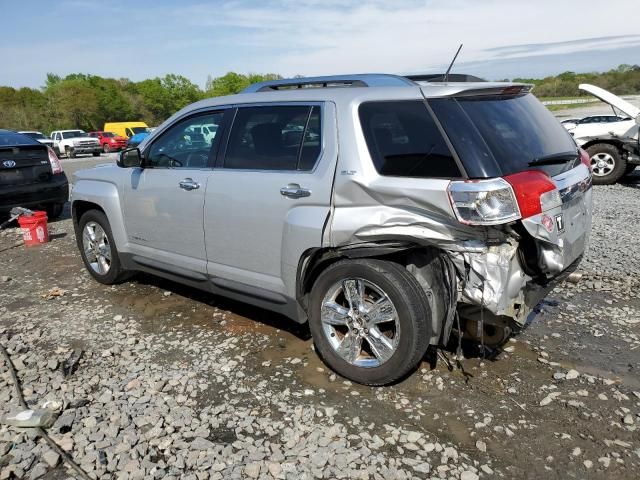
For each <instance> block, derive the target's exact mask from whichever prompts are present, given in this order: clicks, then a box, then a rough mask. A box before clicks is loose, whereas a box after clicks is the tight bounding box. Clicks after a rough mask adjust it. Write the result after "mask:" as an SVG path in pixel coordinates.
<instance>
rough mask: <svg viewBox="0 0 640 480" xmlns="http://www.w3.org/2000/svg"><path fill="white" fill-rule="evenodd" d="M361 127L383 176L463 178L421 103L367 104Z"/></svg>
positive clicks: (362, 108) (375, 164)
mask: <svg viewBox="0 0 640 480" xmlns="http://www.w3.org/2000/svg"><path fill="white" fill-rule="evenodd" d="M359 114H360V123H361V124H362V130H363V132H364V136H365V139H366V142H367V147H368V149H369V153H370V154H371V159H372V160H373V164H374V166H375V168H376V170H377V171H378V173H379V174H380V175H389V176H397V177H421V178H429V177H431V178H448V177H459V176H460V175H461V174H460V169H459V168H458V166H457V164H456V162H455V159H454V158H453V155H452V153H451V150H450V149H449V147H448V146H447V143H446V142H445V140H444V138H443V136H442V134H441V133H440V130H438V127H437V126H436V124H435V122H434V120H433V118H431V115H430V114H429V111H428V110H427V108H426V106H425V105H424V103H422V102H421V101H400V102H367V103H363V104H362V105H360V108H359Z"/></svg>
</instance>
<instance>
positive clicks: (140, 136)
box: [128, 130, 151, 148]
mask: <svg viewBox="0 0 640 480" xmlns="http://www.w3.org/2000/svg"><path fill="white" fill-rule="evenodd" d="M149 135H151V132H150V131H148V130H145V131H144V132H138V133H136V134H135V135H134V136H133V137H131V138H130V139H129V144H128V148H133V147H137V146H138V145H140V144H141V143H142V141H143V140H144V139H145V138H147V137H148V136H149Z"/></svg>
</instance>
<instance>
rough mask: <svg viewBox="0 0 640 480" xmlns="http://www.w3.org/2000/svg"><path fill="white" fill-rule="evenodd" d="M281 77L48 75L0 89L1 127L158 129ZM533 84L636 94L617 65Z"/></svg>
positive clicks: (560, 90) (638, 76) (625, 69)
mask: <svg viewBox="0 0 640 480" xmlns="http://www.w3.org/2000/svg"><path fill="white" fill-rule="evenodd" d="M280 78H282V77H281V76H280V75H277V74H274V73H267V74H257V73H249V74H241V73H236V72H229V73H227V74H225V75H223V76H221V77H217V78H211V77H209V78H208V79H207V83H206V86H205V89H204V91H203V90H201V89H200V88H199V87H198V86H197V85H196V84H194V83H192V82H191V81H190V80H189V79H188V78H186V77H183V76H182V75H175V74H168V75H165V76H164V77H162V78H159V77H156V78H150V79H148V80H143V81H141V82H132V81H130V80H128V79H126V78H120V79H115V78H102V77H99V76H96V75H88V74H84V73H74V74H71V75H67V76H66V77H61V76H59V75H56V74H53V73H49V74H47V77H46V79H45V84H44V86H43V87H42V88H40V89H33V88H19V89H15V88H12V87H3V86H0V128H9V129H15V130H40V131H42V132H44V133H49V132H51V131H52V130H57V129H63V128H82V129H84V130H99V129H101V128H102V127H103V125H104V124H105V123H106V122H117V121H133V120H143V121H145V122H146V123H147V124H148V125H152V126H154V125H158V124H160V123H161V122H162V121H164V120H165V119H167V118H168V117H169V116H171V115H173V114H174V113H175V112H177V111H178V110H180V109H181V108H183V107H185V106H186V105H189V104H190V103H193V102H196V101H198V100H200V99H203V98H208V97H216V96H220V95H231V94H235V93H238V92H240V91H241V90H243V89H244V88H246V87H247V86H249V85H251V84H252V83H256V82H262V81H265V80H275V79H280ZM514 81H518V82H525V83H532V84H534V85H535V89H534V90H533V91H534V93H535V94H536V95H537V96H538V97H577V96H583V95H587V94H586V93H585V92H582V91H581V90H578V84H580V83H591V84H594V85H598V86H600V87H602V88H605V89H606V90H609V91H611V92H613V93H615V94H623V95H624V94H638V93H640V66H638V65H627V64H624V65H620V66H619V67H618V68H615V69H613V70H610V71H608V72H605V73H575V72H564V73H561V74H560V75H557V76H555V77H547V78H543V79H535V78H516V79H514Z"/></svg>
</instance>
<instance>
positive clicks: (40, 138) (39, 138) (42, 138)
mask: <svg viewBox="0 0 640 480" xmlns="http://www.w3.org/2000/svg"><path fill="white" fill-rule="evenodd" d="M18 133H22V134H23V135H26V136H27V137H30V138H33V139H34V140H36V141H38V142H40V143H41V144H43V145H46V146H47V147H53V140H51V139H50V138H47V137H45V135H44V133H42V132H37V131H35V130H21V131H19V132H18Z"/></svg>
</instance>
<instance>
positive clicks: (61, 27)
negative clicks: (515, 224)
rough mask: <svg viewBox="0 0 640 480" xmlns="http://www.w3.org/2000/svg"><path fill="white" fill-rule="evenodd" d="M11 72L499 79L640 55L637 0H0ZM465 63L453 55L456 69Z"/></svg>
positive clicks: (40, 78)
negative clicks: (449, 69)
mask: <svg viewBox="0 0 640 480" xmlns="http://www.w3.org/2000/svg"><path fill="white" fill-rule="evenodd" d="M0 11H1V12H2V22H1V23H2V28H1V29H0V59H1V60H0V65H2V66H1V67H0V85H11V86H15V87H19V86H31V87H37V86H41V85H42V84H43V83H44V79H45V75H46V73H47V72H53V73H57V74H59V75H66V74H68V73H74V72H82V73H91V74H97V75H102V76H106V77H116V78H120V77H128V78H130V79H132V80H142V79H144V78H150V77H155V76H162V75H164V74H166V73H178V74H182V75H185V76H186V77H188V78H190V79H191V80H192V81H194V82H196V83H198V84H200V85H204V83H205V82H206V79H207V75H212V76H218V75H222V74H224V73H225V72H228V71H232V70H233V71H237V72H244V73H246V72H260V73H267V72H273V73H280V74H282V75H285V76H292V75H296V74H300V75H320V74H335V73H357V72H389V73H413V72H435V71H442V70H443V69H444V68H446V65H447V64H448V61H449V59H450V58H451V56H452V55H453V53H454V52H455V50H456V48H457V45H458V44H459V43H464V44H465V47H464V49H463V51H462V54H461V56H460V57H459V60H458V62H459V63H458V65H457V66H456V67H457V70H458V71H464V72H465V73H472V74H476V75H480V76H483V77H486V78H490V79H498V78H513V77H517V76H544V75H548V74H556V73H560V72H563V71H566V70H574V71H593V70H606V69H609V68H612V67H615V66H617V65H618V64H620V63H638V64H640V34H639V32H640V28H639V27H640V8H639V6H638V3H637V0H608V1H607V2H606V3H605V2H601V1H593V0H560V1H558V0H534V1H530V0H529V1H521V0H510V1H508V0H482V1H478V0H395V1H394V0H385V1H382V0H373V1H369V2H367V1H364V0H362V1H352V0H344V1H339V0H262V1H250V0H219V1H204V0H183V1H180V2H178V1H174V2H171V1H168V0H153V1H149V0H135V1H121V0H110V1H108V2H104V1H100V2H99V1H93V0H59V1H47V2H45V1H37V0H32V1H29V0H25V1H22V2H16V1H15V0H0ZM455 70H456V68H454V71H455Z"/></svg>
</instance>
